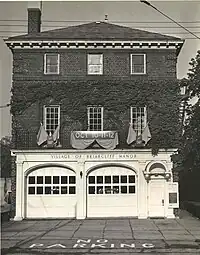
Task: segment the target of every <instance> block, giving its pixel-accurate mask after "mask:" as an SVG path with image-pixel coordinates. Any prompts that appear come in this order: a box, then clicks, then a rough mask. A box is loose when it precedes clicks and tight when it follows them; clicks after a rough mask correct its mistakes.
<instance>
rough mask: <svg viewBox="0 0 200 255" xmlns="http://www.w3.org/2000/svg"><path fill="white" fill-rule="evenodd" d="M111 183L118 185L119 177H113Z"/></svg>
mask: <svg viewBox="0 0 200 255" xmlns="http://www.w3.org/2000/svg"><path fill="white" fill-rule="evenodd" d="M113 183H119V176H117V175H114V176H113Z"/></svg>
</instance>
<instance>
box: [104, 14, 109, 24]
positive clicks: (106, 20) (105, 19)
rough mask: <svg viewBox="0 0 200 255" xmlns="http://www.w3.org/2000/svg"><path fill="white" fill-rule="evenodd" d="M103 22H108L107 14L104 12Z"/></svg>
mask: <svg viewBox="0 0 200 255" xmlns="http://www.w3.org/2000/svg"><path fill="white" fill-rule="evenodd" d="M104 22H108V14H105V18H104Z"/></svg>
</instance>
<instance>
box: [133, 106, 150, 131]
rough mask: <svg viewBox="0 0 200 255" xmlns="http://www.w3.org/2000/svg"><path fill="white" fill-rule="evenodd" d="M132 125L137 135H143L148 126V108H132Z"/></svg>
mask: <svg viewBox="0 0 200 255" xmlns="http://www.w3.org/2000/svg"><path fill="white" fill-rule="evenodd" d="M131 124H132V125H133V128H134V129H135V131H136V133H137V135H141V134H142V131H143V130H144V128H145V127H146V125H147V111H146V107H131Z"/></svg>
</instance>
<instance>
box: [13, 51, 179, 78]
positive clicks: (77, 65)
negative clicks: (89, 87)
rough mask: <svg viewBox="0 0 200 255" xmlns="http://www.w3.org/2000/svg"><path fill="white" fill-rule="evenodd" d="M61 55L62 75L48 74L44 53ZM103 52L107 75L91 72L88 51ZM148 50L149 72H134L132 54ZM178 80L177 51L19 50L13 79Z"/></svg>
mask: <svg viewBox="0 0 200 255" xmlns="http://www.w3.org/2000/svg"><path fill="white" fill-rule="evenodd" d="M48 52H51V53H59V54H60V74H59V75H45V74H44V71H43V70H44V54H45V53H48ZM89 53H102V54H103V67H104V72H103V75H97V76H96V77H95V76H94V75H87V54H89ZM134 53H135V54H138V53H142V54H143V53H145V54H146V61H147V74H145V75H131V74H130V67H131V64H130V54H134ZM144 77H145V79H165V78H167V79H175V78H176V51H175V50H164V49H163V50H159V49H155V50H147V51H145V50H140V51H137V50H124V51H123V50H36V49H34V50H26V49H23V50H15V51H14V54H13V79H14V81H15V80H27V81H29V80H47V81H48V80H59V81H60V80H71V79H77V80H81V79H128V80H137V79H139V78H144Z"/></svg>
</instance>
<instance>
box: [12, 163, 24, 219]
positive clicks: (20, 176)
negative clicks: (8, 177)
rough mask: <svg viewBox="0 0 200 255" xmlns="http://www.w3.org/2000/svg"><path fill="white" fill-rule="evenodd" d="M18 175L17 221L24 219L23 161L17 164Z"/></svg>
mask: <svg viewBox="0 0 200 255" xmlns="http://www.w3.org/2000/svg"><path fill="white" fill-rule="evenodd" d="M16 165H17V175H16V215H15V217H14V220H15V221H21V220H22V219H23V210H24V204H23V197H24V189H23V187H24V183H23V161H20V162H17V163H16Z"/></svg>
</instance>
